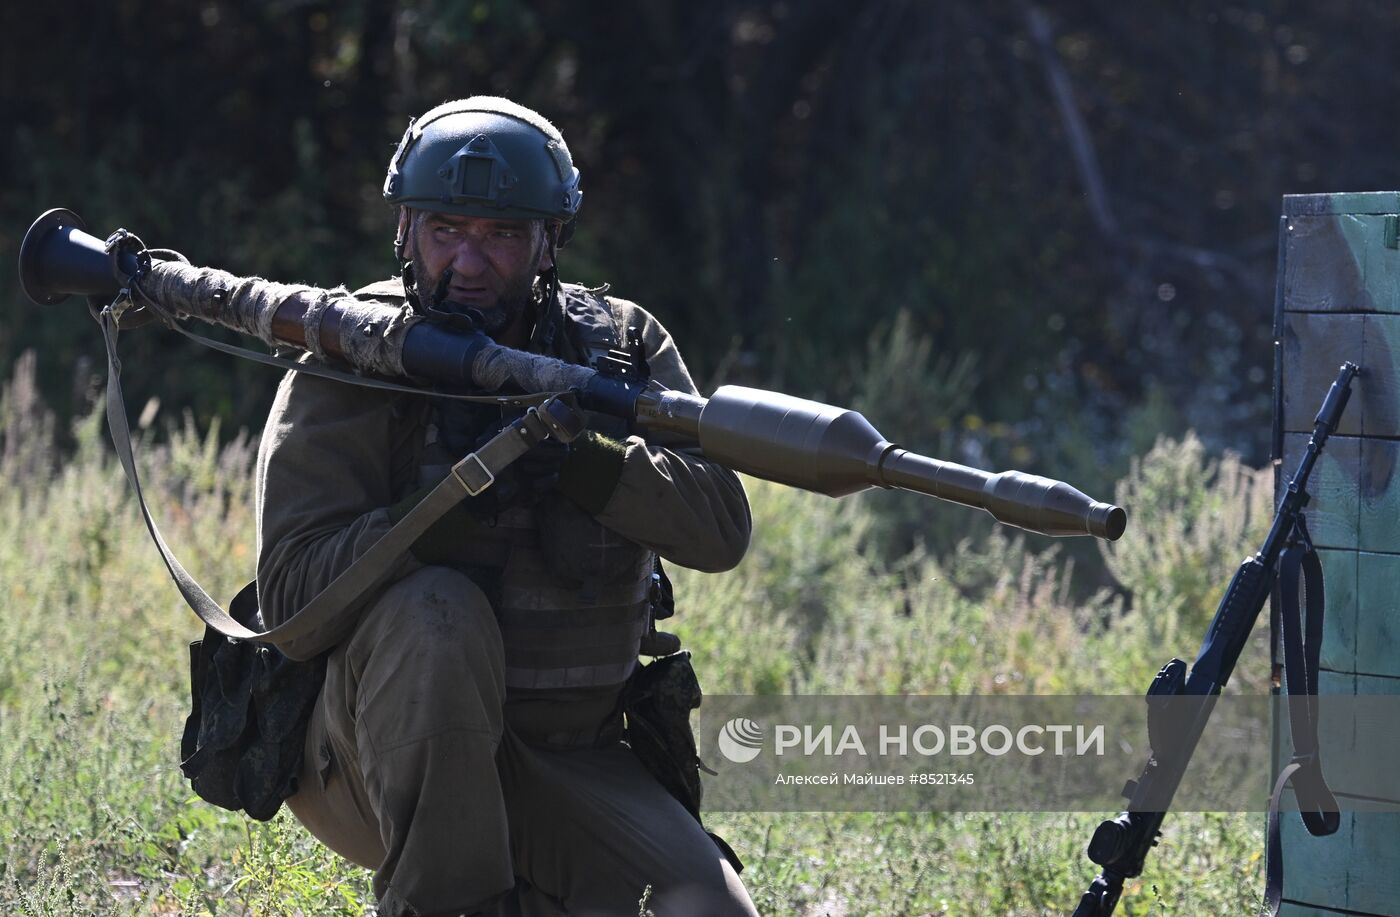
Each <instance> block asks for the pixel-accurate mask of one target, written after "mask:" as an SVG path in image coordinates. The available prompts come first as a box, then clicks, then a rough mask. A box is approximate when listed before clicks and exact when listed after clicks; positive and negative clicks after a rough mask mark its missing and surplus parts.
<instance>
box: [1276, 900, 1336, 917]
mask: <svg viewBox="0 0 1400 917" xmlns="http://www.w3.org/2000/svg"><path fill="white" fill-rule="evenodd" d="M1352 913H1355V912H1354V911H1334V910H1332V909H1331V908H1326V907H1313V906H1312V905H1310V904H1295V903H1294V902H1292V901H1285V902H1283V906H1282V907H1280V908H1279V909H1278V917H1337V915H1338V914H1341V915H1343V917H1346V915H1347V914H1352Z"/></svg>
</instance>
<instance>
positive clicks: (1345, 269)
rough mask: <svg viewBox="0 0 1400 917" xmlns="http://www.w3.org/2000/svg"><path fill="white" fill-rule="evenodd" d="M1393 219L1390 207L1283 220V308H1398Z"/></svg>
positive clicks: (1399, 260) (1399, 266) (1399, 261)
mask: <svg viewBox="0 0 1400 917" xmlns="http://www.w3.org/2000/svg"><path fill="white" fill-rule="evenodd" d="M1396 220H1397V217H1396V213H1395V212H1394V211H1392V212H1391V213H1390V214H1388V215H1367V216H1359V215H1354V214H1337V215H1329V216H1296V217H1290V218H1288V219H1286V220H1285V221H1284V228H1283V232H1284V242H1283V246H1284V264H1283V308H1284V311H1286V312H1385V313H1396V312H1400V249H1397V248H1394V247H1392V245H1391V242H1390V234H1393V233H1394V232H1395V230H1396V228H1397V227H1400V223H1397V222H1396ZM1387 224H1391V225H1387Z"/></svg>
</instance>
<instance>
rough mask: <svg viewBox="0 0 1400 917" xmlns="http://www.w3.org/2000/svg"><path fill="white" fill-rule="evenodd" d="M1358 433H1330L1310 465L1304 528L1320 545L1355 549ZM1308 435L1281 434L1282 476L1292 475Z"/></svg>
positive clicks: (1315, 542) (1358, 498) (1359, 445)
mask: <svg viewBox="0 0 1400 917" xmlns="http://www.w3.org/2000/svg"><path fill="white" fill-rule="evenodd" d="M1361 443H1362V440H1361V438H1360V437H1356V436H1334V437H1332V438H1331V439H1329V440H1328V441H1327V448H1326V449H1325V450H1323V453H1322V455H1321V456H1319V458H1318V460H1317V464H1316V465H1314V466H1313V473H1312V478H1311V479H1310V480H1309V481H1308V492H1309V493H1310V494H1311V495H1312V500H1311V501H1310V502H1309V503H1308V509H1307V518H1308V531H1310V532H1311V533H1312V537H1313V543H1314V544H1316V545H1317V546H1318V547H1320V548H1345V549H1352V550H1355V549H1356V548H1357V547H1358V545H1357V529H1358V525H1357V523H1358V516H1359V512H1360V505H1361V504H1360V494H1359V493H1358V492H1357V487H1356V480H1357V476H1358V473H1359V466H1360V462H1361ZM1307 445H1308V437H1307V436H1306V435H1304V434H1302V433H1289V434H1286V435H1285V436H1284V438H1283V467H1284V474H1285V476H1288V475H1292V474H1293V471H1294V470H1295V469H1296V468H1297V467H1298V462H1299V461H1301V460H1302V457H1303V453H1304V452H1305V451H1306V450H1307Z"/></svg>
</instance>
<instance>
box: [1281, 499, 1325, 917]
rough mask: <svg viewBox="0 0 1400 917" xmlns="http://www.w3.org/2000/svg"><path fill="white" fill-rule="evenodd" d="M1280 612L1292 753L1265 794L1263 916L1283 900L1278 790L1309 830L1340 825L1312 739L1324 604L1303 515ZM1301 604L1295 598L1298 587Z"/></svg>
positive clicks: (1286, 567) (1284, 560)
mask: <svg viewBox="0 0 1400 917" xmlns="http://www.w3.org/2000/svg"><path fill="white" fill-rule="evenodd" d="M1278 583H1279V616H1280V619H1281V623H1282V625H1283V666H1284V679H1285V682H1286V685H1287V689H1288V724H1289V729H1290V732H1291V733H1292V735H1293V756H1292V758H1290V759H1289V762H1288V765H1287V766H1286V767H1284V769H1283V770H1282V771H1280V772H1279V775H1278V780H1277V781H1276V782H1275V783H1274V791H1273V795H1272V796H1270V797H1269V818H1268V855H1267V857H1266V862H1267V864H1268V875H1267V877H1266V880H1265V885H1264V908H1263V910H1262V912H1261V913H1262V914H1263V915H1267V917H1276V915H1277V914H1278V911H1279V907H1280V905H1281V904H1282V901H1283V836H1282V827H1281V825H1280V822H1279V804H1280V802H1281V801H1282V798H1283V791H1284V790H1285V789H1286V788H1287V787H1288V785H1289V783H1292V784H1293V791H1294V794H1295V795H1296V796H1297V799H1298V809H1299V814H1301V815H1302V817H1303V824H1304V825H1305V826H1306V827H1307V829H1308V833H1309V834H1311V835H1313V836H1314V837H1325V836H1326V835H1329V834H1332V833H1334V832H1336V830H1337V828H1338V827H1339V826H1340V825H1341V821H1342V819H1341V813H1340V812H1339V811H1338V807H1337V799H1336V797H1335V796H1333V795H1332V790H1331V789H1330V788H1329V787H1328V786H1327V781H1326V779H1325V778H1324V777H1323V775H1322V750H1321V748H1319V747H1318V740H1317V716H1318V711H1317V683H1318V665H1319V661H1320V658H1321V652H1322V615H1323V608H1324V606H1325V602H1324V593H1323V584H1322V562H1321V561H1320V560H1319V559H1318V556H1317V551H1316V550H1315V549H1314V548H1313V544H1312V539H1311V538H1309V537H1308V529H1307V526H1306V525H1305V524H1304V522H1303V517H1302V516H1299V517H1298V523H1297V525H1296V527H1295V528H1294V531H1293V535H1292V537H1291V538H1290V539H1289V543H1288V546H1287V547H1286V548H1285V549H1284V551H1283V554H1282V555H1281V556H1280V558H1279V579H1278ZM1300 586H1301V587H1302V591H1303V603H1302V604H1301V605H1300V603H1299V599H1298V591H1299V587H1300ZM1305 631H1306V633H1305Z"/></svg>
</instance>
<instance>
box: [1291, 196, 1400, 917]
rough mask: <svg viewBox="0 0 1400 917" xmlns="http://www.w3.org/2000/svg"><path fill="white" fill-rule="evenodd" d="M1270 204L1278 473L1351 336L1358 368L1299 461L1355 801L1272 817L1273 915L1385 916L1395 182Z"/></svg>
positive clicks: (1399, 538) (1396, 778) (1397, 285)
mask: <svg viewBox="0 0 1400 917" xmlns="http://www.w3.org/2000/svg"><path fill="white" fill-rule="evenodd" d="M1283 209H1284V219H1283V221H1282V229H1281V232H1282V233H1283V238H1282V240H1281V242H1282V251H1283V255H1284V257H1283V259H1282V262H1281V264H1280V272H1281V275H1280V278H1279V287H1278V289H1279V297H1280V302H1279V303H1278V304H1277V305H1278V308H1279V310H1280V311H1281V312H1282V313H1283V317H1282V321H1281V322H1280V323H1279V325H1278V333H1279V344H1280V348H1279V372H1280V384H1279V394H1278V399H1279V400H1278V409H1279V411H1280V416H1279V417H1278V418H1277V419H1276V421H1277V423H1278V425H1279V427H1281V428H1282V429H1283V430H1284V431H1285V434H1284V442H1283V452H1284V468H1283V470H1284V474H1285V475H1287V474H1290V473H1291V472H1292V470H1293V469H1294V468H1296V467H1297V462H1298V459H1299V458H1300V457H1301V455H1302V454H1303V449H1304V447H1305V444H1306V441H1307V433H1308V432H1310V431H1311V428H1312V419H1313V416H1314V413H1315V412H1316V410H1317V404H1318V402H1319V401H1320V399H1321V398H1322V396H1323V394H1324V392H1325V390H1326V387H1327V385H1328V384H1330V382H1331V381H1332V379H1333V378H1335V375H1336V371H1337V364H1338V363H1339V362H1340V361H1341V360H1343V359H1355V357H1353V356H1349V355H1350V354H1353V353H1355V352H1356V350H1357V347H1358V339H1359V347H1360V352H1361V358H1360V360H1359V361H1358V362H1360V364H1361V366H1362V372H1363V374H1362V376H1361V377H1360V378H1359V379H1358V380H1357V382H1356V384H1355V387H1354V389H1353V394H1352V401H1351V404H1350V405H1349V408H1348V411H1347V417H1346V418H1345V419H1344V420H1343V426H1342V428H1341V433H1342V434H1344V435H1338V436H1336V437H1334V438H1333V439H1332V440H1331V441H1330V442H1329V443H1328V447H1327V451H1326V452H1325V453H1324V454H1323V456H1322V458H1321V459H1320V460H1319V462H1318V465H1317V468H1316V469H1315V471H1314V474H1313V481H1312V484H1311V487H1310V490H1311V492H1312V494H1313V501H1312V503H1311V504H1310V506H1309V507H1308V523H1309V527H1310V528H1311V530H1312V532H1313V535H1314V541H1315V542H1316V543H1317V544H1318V546H1319V547H1320V548H1326V549H1328V550H1324V551H1323V552H1322V556H1321V560H1322V563H1323V572H1324V576H1325V577H1326V587H1327V621H1326V624H1325V627H1324V634H1323V646H1322V665H1323V668H1324V671H1323V672H1322V673H1321V675H1320V677H1319V694H1321V695H1323V698H1322V700H1321V702H1320V704H1321V707H1322V713H1321V721H1320V724H1319V735H1320V737H1321V740H1322V746H1321V747H1322V760H1323V766H1324V769H1325V772H1326V774H1327V778H1328V780H1329V782H1330V783H1331V784H1332V787H1333V789H1334V790H1335V791H1337V793H1338V794H1339V799H1341V800H1342V803H1343V805H1344V806H1346V807H1348V808H1349V809H1352V810H1356V811H1348V812H1346V813H1343V815H1342V828H1341V830H1340V831H1339V832H1338V833H1337V834H1335V835H1332V836H1330V837H1323V838H1317V837H1313V836H1312V835H1310V834H1309V833H1308V832H1307V830H1306V828H1305V827H1304V826H1303V823H1302V820H1301V819H1300V818H1299V817H1298V815H1297V813H1296V812H1292V813H1289V814H1285V815H1284V817H1283V858H1284V865H1285V869H1286V880H1285V883H1286V884H1285V889H1284V894H1285V897H1287V898H1288V899H1290V900H1291V901H1292V902H1294V903H1293V904H1291V905H1289V906H1286V907H1285V908H1284V910H1283V913H1284V914H1289V915H1291V917H1317V915H1322V914H1333V913H1348V914H1365V915H1397V914H1400V722H1395V720H1396V717H1394V716H1393V715H1392V711H1391V710H1390V709H1389V708H1388V706H1383V705H1386V704H1388V701H1386V700H1384V699H1383V698H1393V697H1396V696H1400V473H1397V472H1398V471H1400V369H1397V366H1400V247H1398V246H1400V243H1397V238H1400V229H1397V227H1400V218H1397V215H1400V192H1373V193H1361V194H1323V195H1291V196H1288V197H1285V198H1284V208H1283ZM1312 389H1315V391H1312ZM1372 696H1376V697H1372ZM1332 705H1335V707H1334V713H1333V715H1332V716H1328V715H1327V709H1328V707H1329V706H1332ZM1288 731H1289V725H1288V722H1287V718H1286V717H1279V718H1277V719H1276V723H1275V736H1276V745H1275V747H1276V749H1278V751H1279V755H1280V757H1281V758H1283V757H1286V753H1284V751H1283V750H1284V749H1291V744H1290V743H1289V741H1288V739H1289V736H1288ZM1290 795H1291V794H1290ZM1289 805H1292V806H1293V807H1294V808H1296V803H1291V802H1290V803H1289ZM1385 807H1388V808H1389V809H1390V811H1386V812H1378V811H1359V810H1358V809H1360V808H1371V809H1376V808H1385Z"/></svg>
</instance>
